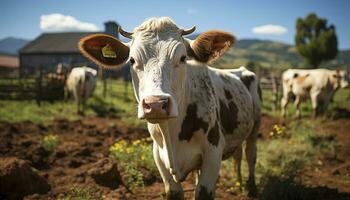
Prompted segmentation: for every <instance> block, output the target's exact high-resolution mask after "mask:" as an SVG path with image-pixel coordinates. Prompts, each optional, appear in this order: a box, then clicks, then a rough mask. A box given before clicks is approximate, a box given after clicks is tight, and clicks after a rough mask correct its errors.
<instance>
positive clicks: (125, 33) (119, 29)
mask: <svg viewBox="0 0 350 200" xmlns="http://www.w3.org/2000/svg"><path fill="white" fill-rule="evenodd" d="M118 31H119V33H120V34H121V35H122V36H124V37H126V38H129V39H132V34H134V33H133V32H131V33H129V32H126V31H124V30H123V29H122V27H120V26H119V27H118Z"/></svg>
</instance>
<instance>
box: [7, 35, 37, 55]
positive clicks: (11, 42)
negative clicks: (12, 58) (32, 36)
mask: <svg viewBox="0 0 350 200" xmlns="http://www.w3.org/2000/svg"><path fill="white" fill-rule="evenodd" d="M29 41H30V40H25V39H20V38H14V37H7V38H4V39H2V40H0V52H2V53H5V54H18V52H17V51H18V50H19V49H20V48H22V47H23V46H24V45H26V44H27V43H28V42H29Z"/></svg>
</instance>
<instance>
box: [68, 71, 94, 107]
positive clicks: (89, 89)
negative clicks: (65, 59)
mask: <svg viewBox="0 0 350 200" xmlns="http://www.w3.org/2000/svg"><path fill="white" fill-rule="evenodd" d="M96 75H97V71H96V70H95V69H92V68H89V67H86V66H83V67H76V68H73V69H72V71H71V72H70V74H69V75H68V79H67V83H66V87H67V89H68V92H70V93H72V94H73V96H74V99H75V101H76V103H77V113H78V114H83V113H84V111H85V106H86V101H87V99H88V98H89V97H90V96H91V94H92V93H93V91H94V89H95V86H96ZM81 106H82V107H83V108H82V109H81Z"/></svg>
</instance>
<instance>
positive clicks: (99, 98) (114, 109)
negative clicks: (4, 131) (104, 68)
mask: <svg viewBox="0 0 350 200" xmlns="http://www.w3.org/2000/svg"><path fill="white" fill-rule="evenodd" d="M107 82H108V84H107V93H106V96H105V97H104V96H103V85H102V82H101V81H98V82H97V86H96V90H95V92H94V94H93V96H92V97H91V98H89V100H88V103H87V104H88V106H87V109H86V111H85V115H86V116H100V117H109V116H120V117H121V119H122V120H124V121H125V123H126V124H128V125H132V126H140V125H144V121H141V120H138V119H137V117H136V116H137V115H136V113H137V110H136V109H137V107H136V100H135V98H134V92H133V90H132V86H131V84H130V83H129V85H128V90H127V96H126V99H125V98H124V82H123V81H120V80H107ZM55 118H65V119H68V120H76V119H78V118H79V116H78V115H77V114H76V104H75V102H74V101H73V100H70V101H68V102H64V101H56V102H53V103H49V102H42V104H41V106H38V105H37V104H36V102H35V100H24V101H10V100H0V121H5V122H10V123H13V122H22V121H32V122H34V123H39V124H42V123H45V122H49V121H52V120H53V119H55Z"/></svg>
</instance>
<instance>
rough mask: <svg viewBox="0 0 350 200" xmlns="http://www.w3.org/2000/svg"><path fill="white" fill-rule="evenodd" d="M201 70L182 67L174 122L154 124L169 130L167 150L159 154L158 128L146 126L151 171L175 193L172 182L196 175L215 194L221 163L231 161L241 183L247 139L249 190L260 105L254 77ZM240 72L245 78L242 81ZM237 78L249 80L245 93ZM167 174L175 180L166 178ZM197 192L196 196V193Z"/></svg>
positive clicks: (196, 65) (198, 66)
mask: <svg viewBox="0 0 350 200" xmlns="http://www.w3.org/2000/svg"><path fill="white" fill-rule="evenodd" d="M202 65H203V64H200V63H197V62H188V66H187V67H186V69H187V71H186V72H187V75H188V76H187V80H186V86H185V88H184V90H183V92H184V96H185V97H186V98H185V99H184V100H183V105H182V106H179V116H178V117H177V118H176V119H171V120H169V121H168V122H167V123H165V124H160V126H161V127H162V128H163V129H167V130H169V137H171V138H170V139H169V142H170V143H171V144H170V145H169V147H167V148H161V147H160V146H161V145H160V142H157V141H161V133H160V131H159V128H158V126H159V125H158V124H151V123H149V124H148V129H149V132H150V133H151V135H152V138H153V139H154V141H155V143H154V147H153V148H154V156H155V160H156V162H157V165H158V166H159V169H161V173H162V176H163V177H164V180H165V183H167V182H168V183H169V184H170V185H176V186H177V187H180V184H179V183H176V181H183V180H184V178H185V177H186V175H187V174H188V173H189V172H190V171H193V170H201V175H200V176H199V183H200V184H203V185H205V186H206V187H207V186H208V185H209V186H210V188H215V185H213V184H215V183H216V182H215V181H214V180H216V179H217V178H218V173H219V169H220V162H221V160H222V159H226V158H228V157H230V156H232V155H235V161H236V167H238V169H237V168H236V172H237V175H238V180H239V181H241V180H240V179H241V177H240V171H239V168H240V161H241V154H242V150H241V148H242V143H243V142H244V141H245V140H246V139H247V149H246V153H247V159H248V163H249V168H250V170H251V171H250V176H251V177H250V181H249V184H251V185H254V179H253V177H252V176H253V175H254V164H255V163H254V162H255V157H256V152H255V151H256V146H255V145H256V137H257V133H258V127H259V123H260V99H259V96H258V91H257V82H256V80H255V75H254V74H253V73H252V72H249V71H248V70H246V69H243V68H241V69H240V70H241V71H238V70H231V71H229V70H218V69H214V68H210V67H207V66H202ZM243 70H244V71H245V72H248V73H249V74H248V73H247V74H248V75H245V76H244V74H242V71H243ZM240 77H241V78H242V79H243V80H244V78H246V77H249V78H248V79H250V80H251V81H250V82H249V81H248V82H249V83H251V84H250V86H249V89H251V91H249V90H248V88H247V86H246V85H245V84H244V83H243V81H242V80H241V78H240ZM243 77H244V78H243ZM169 148H172V149H171V150H169ZM169 151H171V152H173V157H171V156H169ZM171 160H173V163H172V162H171ZM170 170H173V171H175V174H174V175H172V174H171V173H170V172H169V171H170ZM252 187H253V186H252ZM175 188H176V187H175ZM177 189H178V191H181V189H180V188H177ZM197 190H198V191H197V192H198V193H200V191H199V188H197ZM210 191H211V190H210ZM208 193H210V192H209V191H208Z"/></svg>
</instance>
